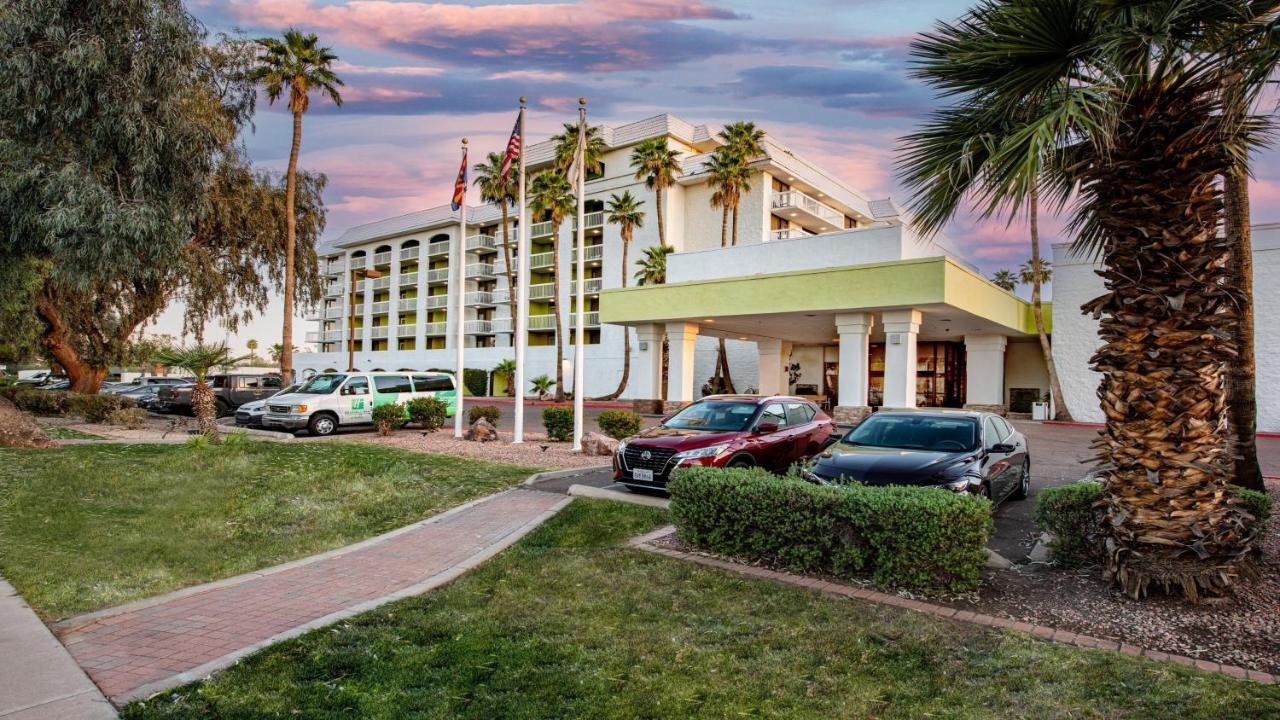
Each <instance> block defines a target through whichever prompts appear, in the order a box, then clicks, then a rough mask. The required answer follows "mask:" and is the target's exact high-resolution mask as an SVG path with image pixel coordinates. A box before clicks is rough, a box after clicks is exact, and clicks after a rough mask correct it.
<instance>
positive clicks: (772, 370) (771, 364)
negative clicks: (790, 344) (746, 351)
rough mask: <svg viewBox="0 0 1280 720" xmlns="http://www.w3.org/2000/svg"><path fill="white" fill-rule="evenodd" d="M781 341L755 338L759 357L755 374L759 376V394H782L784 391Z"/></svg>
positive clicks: (784, 381)
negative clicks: (758, 366)
mask: <svg viewBox="0 0 1280 720" xmlns="http://www.w3.org/2000/svg"><path fill="white" fill-rule="evenodd" d="M782 345H783V343H782V341H781V340H775V339H773V338H765V339H761V340H756V353H757V354H758V355H759V358H760V368H759V371H758V372H757V375H758V376H759V378H760V394H761V395H782V394H784V393H785V392H786V390H787V389H786V387H785V383H786V380H785V376H786V373H785V371H783V369H782V361H783V360H784V359H785V358H784V357H783V354H782V350H783V348H782Z"/></svg>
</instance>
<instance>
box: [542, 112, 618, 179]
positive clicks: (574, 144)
mask: <svg viewBox="0 0 1280 720" xmlns="http://www.w3.org/2000/svg"><path fill="white" fill-rule="evenodd" d="M551 141H552V142H554V143H555V144H556V150H555V163H554V165H555V168H556V169H557V170H559V171H560V172H562V173H564V174H565V177H568V175H569V168H570V167H572V166H573V160H574V157H575V154H576V152H577V150H578V123H565V124H564V132H563V133H561V134H559V135H552V136H551ZM607 151H608V148H607V147H605V144H604V138H602V137H600V128H598V127H591V126H587V148H586V165H587V167H586V173H585V174H586V175H588V176H590V175H593V174H596V173H599V172H601V171H602V170H603V169H604V165H603V164H602V163H601V159H602V158H604V154H605V153H606V152H607Z"/></svg>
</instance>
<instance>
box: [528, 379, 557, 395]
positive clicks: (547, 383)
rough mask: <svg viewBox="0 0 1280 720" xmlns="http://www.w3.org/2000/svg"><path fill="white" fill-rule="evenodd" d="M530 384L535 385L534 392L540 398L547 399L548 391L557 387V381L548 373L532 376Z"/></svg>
mask: <svg viewBox="0 0 1280 720" xmlns="http://www.w3.org/2000/svg"><path fill="white" fill-rule="evenodd" d="M529 384H530V385H532V386H533V392H534V393H536V394H537V397H538V399H539V400H544V399H546V397H547V393H549V392H551V388H553V387H557V383H556V381H555V380H552V379H551V378H549V377H547V376H546V375H539V376H538V377H536V378H530V380H529Z"/></svg>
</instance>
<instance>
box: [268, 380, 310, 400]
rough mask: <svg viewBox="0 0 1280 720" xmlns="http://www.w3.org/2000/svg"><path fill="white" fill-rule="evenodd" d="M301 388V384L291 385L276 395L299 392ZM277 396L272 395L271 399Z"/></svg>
mask: <svg viewBox="0 0 1280 720" xmlns="http://www.w3.org/2000/svg"><path fill="white" fill-rule="evenodd" d="M300 387H302V386H301V385H300V384H298V383H294V384H293V385H290V386H289V387H287V388H284V389H283V390H281V391H280V392H278V393H276V395H288V394H289V393H295V392H299V390H298V388H300ZM276 395H272V396H271V397H275V396H276Z"/></svg>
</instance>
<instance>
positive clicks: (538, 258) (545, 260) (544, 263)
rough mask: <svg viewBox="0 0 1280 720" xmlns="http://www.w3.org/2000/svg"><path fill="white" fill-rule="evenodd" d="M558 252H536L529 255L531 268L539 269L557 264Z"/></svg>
mask: <svg viewBox="0 0 1280 720" xmlns="http://www.w3.org/2000/svg"><path fill="white" fill-rule="evenodd" d="M555 263H556V254H555V253H554V252H549V251H548V252H541V253H534V254H533V255H530V256H529V269H530V270H538V269H539V268H549V267H553V266H555Z"/></svg>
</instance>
